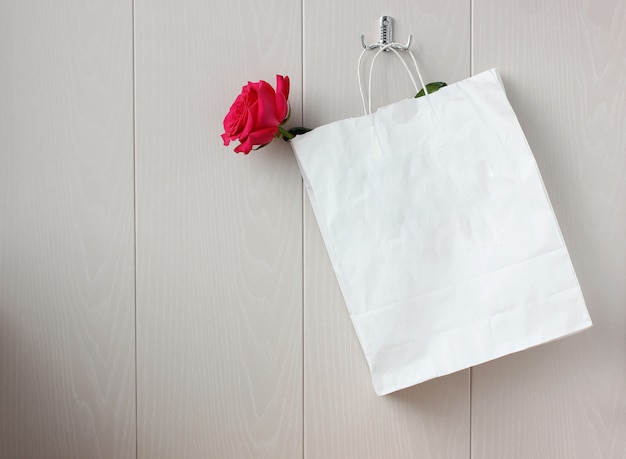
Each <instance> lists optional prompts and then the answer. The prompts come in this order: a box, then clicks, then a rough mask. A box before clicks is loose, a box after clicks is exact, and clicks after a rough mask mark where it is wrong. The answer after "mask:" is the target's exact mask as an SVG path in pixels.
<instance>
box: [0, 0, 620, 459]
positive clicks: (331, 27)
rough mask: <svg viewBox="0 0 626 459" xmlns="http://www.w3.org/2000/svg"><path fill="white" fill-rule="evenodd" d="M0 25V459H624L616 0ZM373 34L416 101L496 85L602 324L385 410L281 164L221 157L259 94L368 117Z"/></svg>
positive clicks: (273, 156) (32, 4)
mask: <svg viewBox="0 0 626 459" xmlns="http://www.w3.org/2000/svg"><path fill="white" fill-rule="evenodd" d="M0 7H1V8H2V14H0V25H1V27H0V52H1V55H2V57H3V61H4V62H3V65H2V66H1V67H0V100H1V101H2V103H1V104H0V221H1V224H0V457H1V458H5V457H6V458H25V459H26V458H130V457H136V458H146V459H147V458H149V459H152V458H215V459H228V458H233V459H239V458H255V459H256V458H267V459H283V458H285V459H291V458H307V459H313V458H319V459H331V458H338V459H339V458H341V459H349V458H354V459H385V458H389V459H392V458H393V459H399V458H419V459H422V458H423V459H426V458H441V459H456V458H464V459H470V458H472V459H491V458H493V459H501V458H507V459H515V458H519V459H522V458H524V459H526V458H539V459H553V458H568V459H569V458H577V459H589V458H598V459H600V458H602V459H606V458H609V459H616V458H622V459H623V458H626V357H625V355H626V237H625V236H624V235H625V234H626V156H625V154H626V135H625V132H626V39H625V37H626V4H625V3H624V2H623V1H621V0H598V1H596V2H593V3H592V2H589V1H588V0H571V1H565V0H560V1H553V2H548V1H541V0H525V1H519V0H517V1H514V0H420V1H409V0H390V1H388V2H385V4H384V5H381V4H380V2H377V1H374V0H366V1H362V2H355V1H343V2H341V1H340V2H337V1H330V0H315V1H312V0H311V1H309V0H303V1H302V2H296V1H288V0H254V1H253V0H234V1H231V2H217V1H214V0H208V1H199V0H184V1H181V2H168V1H164V0H153V1H147V0H135V1H134V2H133V1H131V0H109V1H102V0H95V1H90V2H79V1H77V0H59V1H57V2H54V3H50V4H48V3H45V2H43V1H41V0H27V1H21V2H18V1H10V0H2V1H1V2H0ZM383 14H387V15H390V16H393V17H395V18H396V23H395V38H396V40H397V41H401V42H404V41H405V40H406V38H407V36H408V34H409V33H412V34H413V35H414V41H413V46H412V49H413V51H414V52H415V53H416V54H417V56H418V59H419V62H420V64H421V66H422V68H423V72H424V77H425V79H426V80H428V81H434V80H443V81H447V82H454V81H457V80H460V79H463V78H466V77H468V76H470V75H472V74H474V73H477V72H480V71H482V70H485V69H488V68H491V67H499V68H500V71H501V74H502V77H503V80H504V84H505V86H506V87H507V91H508V94H509V97H510V100H511V103H512V105H513V107H514V108H515V110H516V112H517V114H518V116H519V119H520V123H521V124H522V127H523V128H524V130H525V132H526V134H527V137H528V140H529V143H530V145H531V147H532V149H533V152H534V153H535V156H536V158H537V162H538V164H539V167H540V169H541V172H542V174H543V177H544V181H545V184H546V188H547V189H548V192H549V194H550V197H551V200H552V204H553V206H554V209H555V212H556V214H557V217H558V219H559V221H560V223H561V229H562V231H563V234H564V237H565V240H566V242H567V244H568V247H569V249H570V254H571V256H572V260H573V263H574V266H575V267H576V271H577V274H578V277H579V280H580V283H581V286H582V289H583V293H584V294H585V298H586V300H587V303H588V308H589V311H590V314H591V316H592V319H593V321H594V327H593V328H592V329H591V330H589V331H586V332H584V333H581V334H579V335H576V336H574V337H570V338H567V339H564V340H561V341H558V342H555V343H551V344H547V345H543V346H540V347H538V348H535V349H532V350H529V351H525V352H522V353H519V354H515V355H512V356H508V357H504V358H501V359H498V360H496V361H493V362H490V363H487V364H484V365H481V366H479V367H475V368H473V369H470V370H465V371H461V372H458V373H455V374H452V375H449V376H446V377H444V378H440V379H436V380H433V381H429V382H427V383H424V384H421V385H418V386H415V387H412V388H409V389H406V390H404V391H400V392H398V393H395V394H392V395H389V396H385V397H377V396H376V395H375V394H374V392H373V389H372V387H371V383H370V379H369V373H368V370H367V365H366V363H365V360H364V358H363V356H362V354H361V350H360V348H359V345H358V342H357V340H356V337H355V335H354V331H353V329H352V325H351V323H350V320H349V317H348V314H347V311H346V309H345V305H344V303H343V299H342V297H341V294H340V292H339V288H338V285H337V282H336V279H335V277H334V274H333V272H332V268H331V266H330V262H329V260H328V257H327V254H326V251H325V248H324V245H323V242H322V239H321V236H320V233H319V230H318V228H317V224H316V222H315V219H314V217H313V214H312V211H311V207H310V204H309V202H308V199H307V198H306V196H305V195H304V191H303V187H302V182H301V178H300V175H299V172H298V168H297V165H296V163H295V160H294V157H293V154H292V153H291V150H290V148H289V146H288V144H286V143H283V142H276V143H274V144H273V145H272V146H271V147H267V148H264V149H263V150H260V151H257V152H253V153H252V154H250V155H248V156H244V155H235V154H234V153H233V152H232V147H231V148H226V147H223V146H222V145H221V142H220V138H219V134H220V133H221V132H222V126H221V122H222V119H223V116H224V114H225V113H226V111H227V110H228V107H229V106H230V104H231V103H232V101H233V100H234V97H235V96H236V95H237V93H238V92H239V90H240V88H241V86H242V85H243V84H245V83H246V82H247V81H248V80H252V81H256V80H259V79H264V80H267V81H270V82H273V80H274V76H275V74H276V73H281V74H287V75H289V76H290V78H291V82H292V93H291V97H290V100H291V105H292V119H293V120H294V121H293V123H294V124H303V125H306V126H309V127H315V126H319V125H321V124H323V123H327V122H330V121H333V120H336V119H340V118H345V117H350V116H358V115H360V114H361V102H360V96H359V93H358V86H357V81H356V60H357V58H358V55H359V53H360V52H361V47H360V35H361V34H362V33H363V34H365V37H366V40H367V41H369V42H373V41H377V40H378V36H377V35H378V32H377V24H378V18H379V17H380V16H381V15H383ZM374 77H375V87H374V90H373V98H374V101H375V102H374V103H375V104H378V105H381V104H384V103H389V102H392V101H395V100H398V99H400V98H403V97H409V96H411V95H412V92H413V90H412V87H411V83H410V80H409V79H408V77H407V76H406V75H405V74H404V70H403V68H402V67H401V65H400V64H399V62H397V60H396V58H395V57H394V56H393V55H383V56H381V58H380V59H379V62H378V67H377V68H376V71H375V72H374Z"/></svg>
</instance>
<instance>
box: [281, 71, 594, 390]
mask: <svg viewBox="0 0 626 459" xmlns="http://www.w3.org/2000/svg"><path fill="white" fill-rule="evenodd" d="M418 73H419V71H418ZM420 80H421V77H420ZM422 86H424V85H423V82H422ZM291 146H292V148H293V150H294V153H295V156H296V158H297V161H298V165H299V167H300V171H301V173H302V177H303V179H304V184H305V186H306V190H307V193H308V196H309V199H310V201H311V205H312V207H313V211H314V213H315V217H316V219H317V222H318V224H319V228H320V231H321V233H322V237H323V239H324V243H325V245H326V248H327V250H328V254H329V257H330V261H331V263H332V266H333V268H334V271H335V274H336V276H337V280H338V282H339V285H340V288H341V291H342V293H343V297H344V299H345V302H346V306H347V308H348V311H349V313H350V317H351V320H352V323H353V324H354V328H355V330H356V334H357V336H358V339H359V342H360V344H361V347H362V349H363V352H364V354H365V357H366V359H367V363H368V365H369V368H370V371H371V376H372V381H373V385H374V389H375V391H376V393H377V394H378V395H385V394H388V393H390V392H394V391H397V390H399V389H403V388H406V387H409V386H412V385H414V384H417V383H420V382H423V381H426V380H428V379H432V378H435V377H438V376H442V375H446V374H449V373H452V372H455V371H458V370H461V369H464V368H468V367H470V366H473V365H477V364H480V363H483V362H486V361H488V360H492V359H495V358H497V357H501V356H504V355H507V354H510V353H513V352H516V351H521V350H523V349H526V348H529V347H531V346H536V345H539V344H542V343H546V342H548V341H552V340H555V339H558V338H561V337H564V336H567V335H570V334H572V333H575V332H578V331H581V330H583V329H586V328H588V327H590V326H591V320H590V318H589V315H588V312H587V309H586V306H585V303H584V299H583V296H582V293H581V289H580V286H579V284H578V280H577V278H576V275H575V273H574V269H573V267H572V264H571V261H570V257H569V254H568V252H567V248H566V247H565V243H564V241H563V237H562V235H561V232H560V230H559V226H558V223H557V220H556V217H555V215H554V211H553V209H552V207H551V205H550V201H549V199H548V196H547V194H546V190H545V188H544V185H543V182H542V179H541V176H540V174H539V170H538V168H537V164H536V162H535V159H534V157H533V155H532V153H531V151H530V148H529V146H528V143H527V141H526V138H525V137H524V134H523V132H522V129H521V127H520V125H519V123H518V121H517V118H516V116H515V113H514V112H513V109H512V108H511V106H510V104H509V102H508V99H507V97H506V94H505V91H504V88H503V86H502V83H501V81H500V78H499V75H498V73H497V71H496V70H495V69H494V70H490V71H486V72H483V73H480V74H478V75H476V76H473V77H471V78H468V79H466V80H463V81H460V82H458V83H455V84H452V85H449V86H447V87H445V88H442V89H441V90H439V91H437V92H435V93H432V94H428V95H427V96H426V97H422V98H419V99H407V100H403V101H400V102H397V103H394V104H392V105H388V106H386V107H383V108H381V109H379V110H378V111H376V112H375V113H371V114H368V115H365V116H361V117H358V118H351V119H345V120H341V121H337V122H334V123H331V124H328V125H325V126H322V127H318V128H316V129H315V130H313V131H311V132H309V133H308V134H305V135H302V136H298V137H296V138H295V139H293V140H292V141H291Z"/></svg>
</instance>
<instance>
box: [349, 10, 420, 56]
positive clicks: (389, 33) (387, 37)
mask: <svg viewBox="0 0 626 459" xmlns="http://www.w3.org/2000/svg"><path fill="white" fill-rule="evenodd" d="M411 41H413V35H409V41H408V42H407V44H406V45H401V44H400V43H395V42H394V41H393V18H392V17H391V16H381V17H380V41H379V42H378V43H373V44H371V45H367V44H366V43H365V35H363V34H361V43H362V44H363V48H365V49H367V50H371V49H377V48H380V47H383V46H387V45H389V46H388V47H387V48H386V49H385V50H384V51H389V48H393V49H399V50H402V51H406V50H407V49H409V47H410V46H411Z"/></svg>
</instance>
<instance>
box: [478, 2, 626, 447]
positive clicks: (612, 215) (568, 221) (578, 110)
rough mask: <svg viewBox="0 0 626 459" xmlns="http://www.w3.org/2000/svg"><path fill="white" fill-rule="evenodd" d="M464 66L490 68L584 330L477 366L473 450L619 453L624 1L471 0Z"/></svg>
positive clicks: (625, 195) (625, 415) (624, 342)
mask: <svg viewBox="0 0 626 459" xmlns="http://www.w3.org/2000/svg"><path fill="white" fill-rule="evenodd" d="M473 19H474V23H473V30H474V34H473V35H474V40H473V50H472V55H473V70H474V71H475V72H479V71H481V70H484V69H487V68H490V67H493V66H498V67H499V68H500V70H501V72H502V77H503V80H504V84H505V86H506V87H507V92H508V94H509V97H510V100H511V103H512V105H513V107H514V109H515V110H516V112H517V114H518V117H519V119H520V123H521V125H522V127H523V128H524V130H525V132H526V135H527V137H528V141H529V143H530V145H531V148H532V149H533V152H534V154H535V156H536V158H537V162H538V163H539V168H540V170H541V172H542V175H543V178H544V181H545V185H546V188H547V190H548V193H549V194H550V197H551V201H552V204H553V206H554V210H555V212H556V215H557V218H558V219H559V222H560V224H561V229H562V232H563V234H564V237H565V241H566V243H567V244H568V248H569V250H570V255H571V257H572V261H573V263H574V266H575V268H576V271H577V274H578V277H579V280H580V283H581V286H582V289H583V293H584V295H585V298H586V301H587V305H588V308H589V312H590V314H591V318H592V320H593V321H594V328H592V329H591V330H590V331H587V332H584V333H582V334H580V335H577V336H575V337H571V338H567V339H565V340H562V341H559V342H556V343H552V344H549V345H544V346H541V347H539V348H536V349H533V350H530V351H526V352H523V353H520V354H517V355H513V356H510V357H506V358H503V359H500V360H497V361H494V362H491V363H489V364H485V365H482V366H480V367H477V368H475V369H474V371H473V386H472V389H473V390H472V457H475V458H481V459H488V458H494V459H495V458H498V459H499V458H503V457H506V458H511V459H513V458H529V457H532V458H540V459H541V458H546V459H547V458H550V459H553V458H581V459H582V458H584V459H591V458H603V459H614V458H625V457H626V359H625V358H624V349H626V308H625V305H626V287H625V286H626V240H625V239H624V234H626V180H624V177H625V176H626V157H625V156H624V152H625V151H626V135H625V132H626V130H625V126H626V57H625V56H626V40H625V37H626V5H625V4H624V2H622V1H619V0H605V1H599V2H593V3H592V2H587V1H582V0H577V1H574V2H540V1H529V2H516V1H512V0H511V1H495V0H494V1H476V2H474V12H473Z"/></svg>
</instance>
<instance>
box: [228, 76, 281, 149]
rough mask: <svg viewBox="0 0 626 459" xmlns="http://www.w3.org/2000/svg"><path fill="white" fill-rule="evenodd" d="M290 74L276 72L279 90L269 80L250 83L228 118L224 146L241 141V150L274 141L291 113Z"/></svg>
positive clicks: (239, 147) (243, 90)
mask: <svg viewBox="0 0 626 459" xmlns="http://www.w3.org/2000/svg"><path fill="white" fill-rule="evenodd" d="M288 97H289V77H287V76H284V77H283V76H281V75H276V91H274V88H272V86H271V85H270V84H269V83H267V82H266V81H263V80H261V81H258V82H256V83H251V82H248V84H247V85H246V86H244V87H243V88H242V90H241V94H239V96H238V97H237V99H236V100H235V102H234V103H233V105H232V106H231V107H230V111H229V112H228V114H227V115H226V118H224V134H222V139H223V140H224V145H228V144H230V142H231V141H232V140H239V142H240V144H239V145H238V146H237V147H236V148H235V152H237V153H241V152H243V153H245V154H248V153H249V152H250V150H252V148H253V147H255V146H262V145H266V144H268V143H270V142H271V141H272V140H273V139H274V138H275V137H277V136H278V127H279V126H280V125H281V124H282V123H283V122H284V121H285V119H286V118H287V115H288V114H289V104H288V103H287V98H288Z"/></svg>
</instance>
